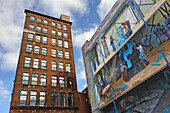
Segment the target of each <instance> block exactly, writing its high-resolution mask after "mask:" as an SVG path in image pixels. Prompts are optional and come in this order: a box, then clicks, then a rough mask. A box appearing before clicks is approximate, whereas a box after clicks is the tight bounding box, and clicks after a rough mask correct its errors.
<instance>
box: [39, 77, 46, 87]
mask: <svg viewBox="0 0 170 113" xmlns="http://www.w3.org/2000/svg"><path fill="white" fill-rule="evenodd" d="M46 77H47V76H46V75H41V76H40V86H46V82H47V79H46Z"/></svg>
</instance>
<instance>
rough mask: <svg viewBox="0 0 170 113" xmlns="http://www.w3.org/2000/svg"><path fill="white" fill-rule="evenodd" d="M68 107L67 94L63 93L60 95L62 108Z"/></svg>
mask: <svg viewBox="0 0 170 113" xmlns="http://www.w3.org/2000/svg"><path fill="white" fill-rule="evenodd" d="M65 106H66V94H65V93H63V92H61V93H60V107H65Z"/></svg>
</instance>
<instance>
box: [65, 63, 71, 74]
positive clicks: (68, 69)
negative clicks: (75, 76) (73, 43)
mask: <svg viewBox="0 0 170 113" xmlns="http://www.w3.org/2000/svg"><path fill="white" fill-rule="evenodd" d="M66 72H69V73H70V72H71V64H70V63H66Z"/></svg>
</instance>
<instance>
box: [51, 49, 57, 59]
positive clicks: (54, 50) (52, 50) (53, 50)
mask: <svg viewBox="0 0 170 113" xmlns="http://www.w3.org/2000/svg"><path fill="white" fill-rule="evenodd" d="M51 56H52V57H56V49H51Z"/></svg>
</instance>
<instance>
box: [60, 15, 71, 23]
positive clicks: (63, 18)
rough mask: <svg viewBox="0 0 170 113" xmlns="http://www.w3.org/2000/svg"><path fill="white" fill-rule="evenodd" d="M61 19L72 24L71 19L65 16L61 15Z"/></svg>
mask: <svg viewBox="0 0 170 113" xmlns="http://www.w3.org/2000/svg"><path fill="white" fill-rule="evenodd" d="M60 19H61V20H65V21H68V22H70V17H69V16H67V15H64V14H61V16H60Z"/></svg>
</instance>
